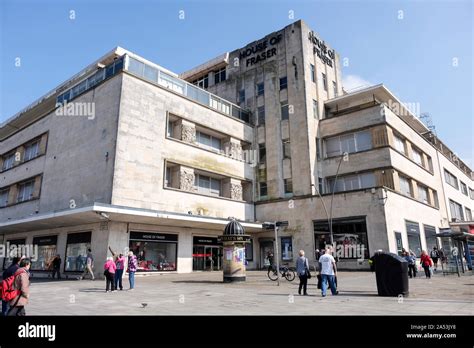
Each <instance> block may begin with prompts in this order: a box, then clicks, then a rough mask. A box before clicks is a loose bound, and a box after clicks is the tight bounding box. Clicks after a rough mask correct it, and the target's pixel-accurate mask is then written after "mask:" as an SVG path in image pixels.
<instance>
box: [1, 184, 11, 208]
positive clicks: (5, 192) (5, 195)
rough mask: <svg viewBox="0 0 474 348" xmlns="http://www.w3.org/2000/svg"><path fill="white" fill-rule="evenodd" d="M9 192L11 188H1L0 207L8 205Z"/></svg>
mask: <svg viewBox="0 0 474 348" xmlns="http://www.w3.org/2000/svg"><path fill="white" fill-rule="evenodd" d="M9 193H10V189H8V188H7V189H3V190H0V208H3V207H6V206H7V204H8V195H9Z"/></svg>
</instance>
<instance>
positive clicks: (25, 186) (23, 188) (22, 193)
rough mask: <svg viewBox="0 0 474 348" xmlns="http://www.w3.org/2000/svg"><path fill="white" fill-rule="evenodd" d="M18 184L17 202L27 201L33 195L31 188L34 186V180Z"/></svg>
mask: <svg viewBox="0 0 474 348" xmlns="http://www.w3.org/2000/svg"><path fill="white" fill-rule="evenodd" d="M18 186H19V188H18V198H17V202H18V203H20V202H25V201H28V200H30V199H31V198H32V197H33V190H34V186H35V181H34V180H31V181H27V182H24V183H21V184H19V185H18Z"/></svg>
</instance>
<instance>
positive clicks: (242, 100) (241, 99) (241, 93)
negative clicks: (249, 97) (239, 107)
mask: <svg viewBox="0 0 474 348" xmlns="http://www.w3.org/2000/svg"><path fill="white" fill-rule="evenodd" d="M243 103H245V89H241V90H240V91H239V104H243Z"/></svg>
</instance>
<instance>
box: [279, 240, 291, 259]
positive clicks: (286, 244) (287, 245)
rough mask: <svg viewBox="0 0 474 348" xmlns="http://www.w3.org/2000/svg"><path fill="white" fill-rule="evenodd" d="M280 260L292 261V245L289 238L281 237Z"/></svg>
mask: <svg viewBox="0 0 474 348" xmlns="http://www.w3.org/2000/svg"><path fill="white" fill-rule="evenodd" d="M280 242H281V243H280V244H281V259H282V260H283V261H289V260H293V243H292V240H291V237H281V239H280Z"/></svg>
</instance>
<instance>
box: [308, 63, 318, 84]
mask: <svg viewBox="0 0 474 348" xmlns="http://www.w3.org/2000/svg"><path fill="white" fill-rule="evenodd" d="M309 66H310V74H311V82H316V72H315V71H314V65H313V64H310V65H309Z"/></svg>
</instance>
